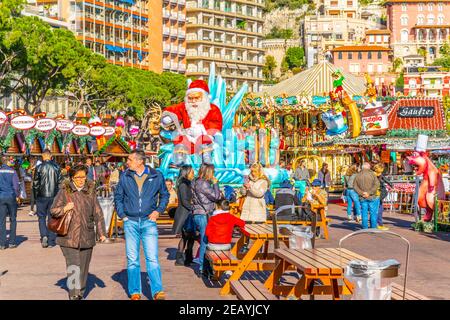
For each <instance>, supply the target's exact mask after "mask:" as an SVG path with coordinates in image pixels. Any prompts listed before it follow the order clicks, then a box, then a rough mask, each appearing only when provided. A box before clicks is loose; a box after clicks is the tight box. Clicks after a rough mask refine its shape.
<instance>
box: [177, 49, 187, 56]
mask: <svg viewBox="0 0 450 320" xmlns="http://www.w3.org/2000/svg"><path fill="white" fill-rule="evenodd" d="M178 53H179V54H180V55H183V56H184V55H186V48H183V47H180V48H179V50H178Z"/></svg>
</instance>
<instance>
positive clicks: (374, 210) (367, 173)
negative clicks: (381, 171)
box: [353, 162, 380, 229]
mask: <svg viewBox="0 0 450 320" xmlns="http://www.w3.org/2000/svg"><path fill="white" fill-rule="evenodd" d="M379 187H380V182H379V181H378V178H377V177H376V176H375V173H374V172H373V171H372V170H370V163H368V162H364V163H363V165H362V170H361V172H359V173H358V174H357V175H356V177H355V180H354V181H353V188H354V189H355V191H356V193H358V195H359V199H360V202H361V216H362V228H363V229H368V227H369V226H368V220H369V217H368V213H369V212H370V227H371V228H376V227H377V216H378V206H379V201H380V199H379V198H378V197H377V191H378V188H379Z"/></svg>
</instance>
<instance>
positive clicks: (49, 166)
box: [33, 149, 63, 248]
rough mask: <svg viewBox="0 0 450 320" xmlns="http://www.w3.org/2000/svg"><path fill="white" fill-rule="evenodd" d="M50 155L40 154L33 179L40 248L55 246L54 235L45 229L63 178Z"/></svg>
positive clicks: (48, 152)
mask: <svg viewBox="0 0 450 320" xmlns="http://www.w3.org/2000/svg"><path fill="white" fill-rule="evenodd" d="M51 159H52V153H51V152H50V150H48V149H45V150H44V152H43V153H42V160H43V161H42V163H41V164H40V165H38V166H37V167H36V170H35V172H34V177H33V193H34V199H35V201H36V207H37V215H38V219H39V233H40V235H41V244H42V248H47V247H54V246H55V245H56V242H55V241H56V234H55V233H53V232H51V231H49V230H48V228H47V223H48V219H49V218H50V208H51V207H52V204H53V199H54V198H55V197H56V194H57V193H58V190H59V185H60V183H61V182H62V180H63V178H62V175H61V169H60V167H59V166H58V165H57V164H56V163H54V162H53V161H52V160H51Z"/></svg>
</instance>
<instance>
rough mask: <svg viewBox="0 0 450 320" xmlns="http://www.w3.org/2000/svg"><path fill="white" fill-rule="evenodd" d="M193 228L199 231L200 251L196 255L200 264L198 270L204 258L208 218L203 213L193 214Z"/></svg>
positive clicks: (201, 266) (201, 267)
mask: <svg viewBox="0 0 450 320" xmlns="http://www.w3.org/2000/svg"><path fill="white" fill-rule="evenodd" d="M194 223H195V229H196V230H198V231H199V232H200V253H199V256H198V263H199V264H200V271H202V270H203V260H204V258H205V252H206V245H207V243H208V241H207V239H206V236H205V231H206V224H207V223H208V219H207V217H206V215H204V214H194Z"/></svg>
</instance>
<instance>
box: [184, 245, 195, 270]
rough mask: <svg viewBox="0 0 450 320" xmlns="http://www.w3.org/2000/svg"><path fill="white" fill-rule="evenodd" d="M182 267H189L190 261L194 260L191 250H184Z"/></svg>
mask: <svg viewBox="0 0 450 320" xmlns="http://www.w3.org/2000/svg"><path fill="white" fill-rule="evenodd" d="M184 256H185V258H184V265H185V266H190V265H191V263H192V261H193V260H194V257H193V255H192V249H186V250H185V251H184Z"/></svg>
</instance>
